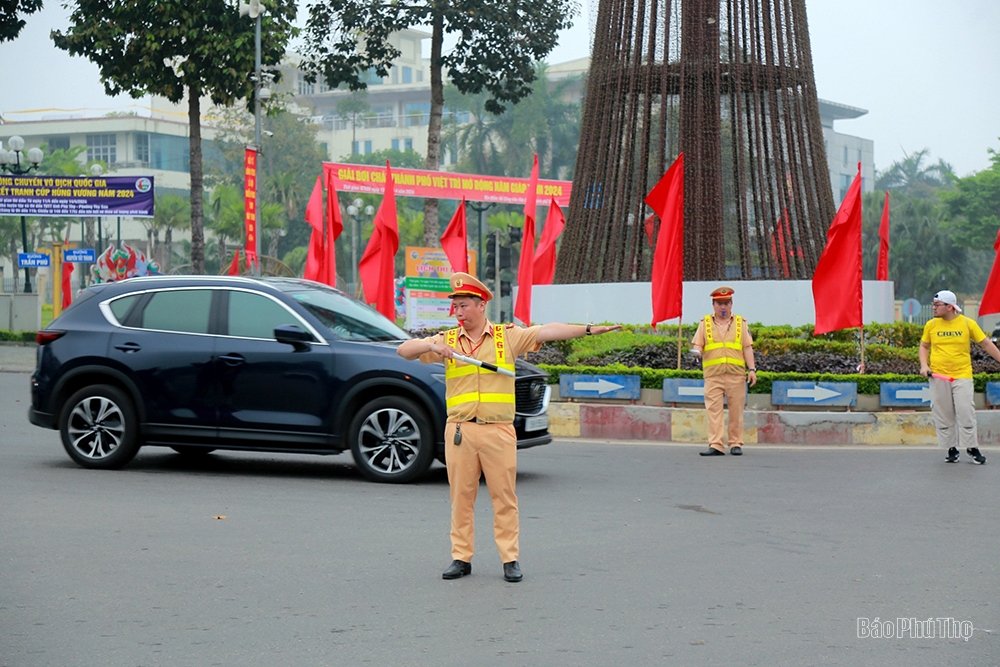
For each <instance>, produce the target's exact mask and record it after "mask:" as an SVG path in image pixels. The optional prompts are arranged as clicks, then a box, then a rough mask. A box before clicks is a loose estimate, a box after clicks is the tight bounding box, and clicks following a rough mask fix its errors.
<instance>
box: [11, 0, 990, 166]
mask: <svg viewBox="0 0 1000 667" xmlns="http://www.w3.org/2000/svg"><path fill="white" fill-rule="evenodd" d="M596 2H597V0H583V2H582V5H583V13H582V15H581V16H579V17H578V18H577V21H576V26H575V27H574V28H573V29H571V30H569V31H567V32H566V33H565V34H564V35H562V36H561V39H560V44H559V46H558V47H557V48H556V50H555V51H554V52H553V53H552V55H551V57H550V58H549V62H551V63H557V62H563V61H566V60H571V59H574V58H580V57H584V56H587V55H589V54H588V48H589V43H590V38H589V25H588V19H589V17H590V14H591V4H592V3H596ZM45 4H46V8H45V9H44V10H42V11H41V12H40V13H38V14H35V15H32V16H30V17H28V25H27V27H26V28H25V29H24V31H23V32H22V33H21V36H20V37H19V38H18V39H16V40H15V41H13V42H6V43H4V44H0V116H4V117H6V118H9V119H11V120H15V119H17V118H18V115H17V114H10V113H9V112H12V111H21V110H35V109H65V110H69V109H76V108H91V109H107V110H123V109H127V108H128V106H129V105H130V104H133V103H134V101H133V100H131V99H130V98H128V97H119V98H114V99H111V98H107V97H105V96H104V89H103V86H102V85H101V83H100V81H99V79H98V74H97V68H96V67H95V66H93V65H91V64H90V63H89V61H87V60H84V59H81V58H71V57H70V56H68V55H67V54H66V53H65V52H63V51H60V50H58V49H56V48H55V47H54V46H53V45H52V41H51V40H50V39H49V31H50V30H52V29H53V28H65V26H66V25H67V23H68V21H67V18H66V17H67V16H68V11H66V10H64V9H63V8H62V6H61V3H60V2H56V1H55V0H46V3H45ZM806 6H807V10H808V14H809V33H810V36H811V40H812V51H813V63H814V65H815V68H816V87H817V89H818V91H819V96H820V97H821V98H824V99H827V100H832V101H834V102H840V103H842V104H848V105H851V106H855V107H861V108H863V109H867V110H868V114H867V115H865V116H862V117H861V118H858V119H856V120H848V121H837V125H836V129H837V130H838V131H840V132H844V133H847V134H854V135H857V136H860V137H865V138H868V139H873V140H874V141H875V162H876V167H877V168H879V169H885V168H886V167H888V166H889V165H890V164H891V163H892V162H893V161H895V160H901V159H902V158H903V157H904V155H905V154H906V153H912V152H914V151H918V150H921V149H924V148H927V149H929V150H930V153H931V159H932V161H936V160H937V159H938V158H943V159H945V160H947V161H948V162H950V163H952V165H953V166H954V167H955V170H956V172H957V173H958V174H959V175H966V174H969V173H971V172H974V171H978V170H981V169H984V168H986V167H987V166H988V165H989V159H988V155H987V153H986V148H987V147H992V148H994V149H1000V2H998V1H997V0H947V1H944V2H943V1H942V0H807V3H806Z"/></svg>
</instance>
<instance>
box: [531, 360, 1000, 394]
mask: <svg viewBox="0 0 1000 667" xmlns="http://www.w3.org/2000/svg"><path fill="white" fill-rule="evenodd" d="M539 368H541V369H542V370H544V371H545V372H547V373H548V374H549V384H559V376H560V375H562V374H563V373H565V374H567V375H638V376H639V384H640V386H641V387H642V388H643V389H662V388H663V379H664V378H696V379H701V377H702V374H701V371H679V370H674V369H664V368H633V367H629V366H625V365H623V364H612V365H610V366H554V365H551V364H539ZM778 380H781V381H789V382H856V383H857V385H858V393H859V394H867V395H877V394H878V393H879V390H880V387H879V385H880V384H881V383H882V382H926V381H927V378H925V377H921V376H920V375H898V374H894V373H886V374H884V375H837V374H834V373H769V372H767V371H761V372H759V373H757V384H756V385H754V386H753V387H751V388H750V393H751V394H770V393H771V383H772V382H775V381H778ZM973 381H974V385H975V390H976V391H977V392H979V393H983V392H985V391H986V383H987V382H1000V373H980V374H978V375H976V376H975V377H974V378H973Z"/></svg>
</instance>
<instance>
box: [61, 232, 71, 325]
mask: <svg viewBox="0 0 1000 667" xmlns="http://www.w3.org/2000/svg"><path fill="white" fill-rule="evenodd" d="M68 242H69V240H68V239H67V243H68ZM72 277H73V262H63V265H62V309H63V310H66V309H67V308H69V306H70V304H71V303H73V279H72Z"/></svg>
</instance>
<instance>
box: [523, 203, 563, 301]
mask: <svg viewBox="0 0 1000 667" xmlns="http://www.w3.org/2000/svg"><path fill="white" fill-rule="evenodd" d="M565 227H566V216H565V215H563V212H562V209H561V208H559V204H557V203H556V200H555V199H553V200H552V203H551V204H549V214H548V216H546V218H545V229H543V230H542V238H541V239H539V241H538V248H536V249H535V266H534V267H532V269H531V271H532V276H533V278H534V282H533V283H532V284H533V285H551V284H552V279H553V278H555V277H556V241H557V240H559V235H560V234H562V231H563V229H564V228H565Z"/></svg>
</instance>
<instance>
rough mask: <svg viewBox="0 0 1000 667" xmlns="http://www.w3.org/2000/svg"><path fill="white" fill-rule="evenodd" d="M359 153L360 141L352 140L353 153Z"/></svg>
mask: <svg viewBox="0 0 1000 667" xmlns="http://www.w3.org/2000/svg"><path fill="white" fill-rule="evenodd" d="M357 154H358V142H357V141H352V142H351V155H357Z"/></svg>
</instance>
